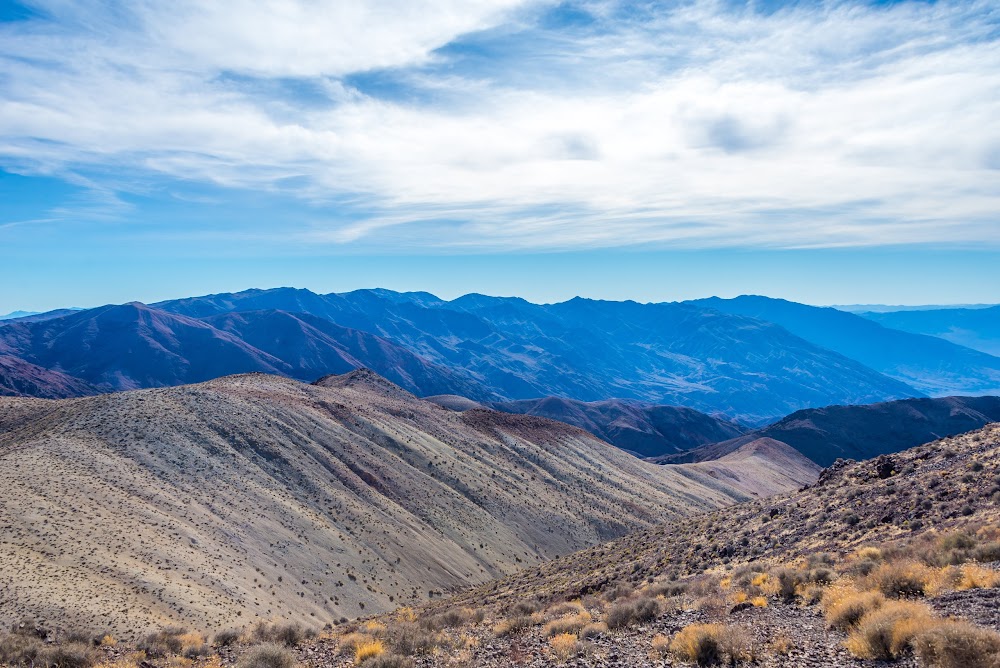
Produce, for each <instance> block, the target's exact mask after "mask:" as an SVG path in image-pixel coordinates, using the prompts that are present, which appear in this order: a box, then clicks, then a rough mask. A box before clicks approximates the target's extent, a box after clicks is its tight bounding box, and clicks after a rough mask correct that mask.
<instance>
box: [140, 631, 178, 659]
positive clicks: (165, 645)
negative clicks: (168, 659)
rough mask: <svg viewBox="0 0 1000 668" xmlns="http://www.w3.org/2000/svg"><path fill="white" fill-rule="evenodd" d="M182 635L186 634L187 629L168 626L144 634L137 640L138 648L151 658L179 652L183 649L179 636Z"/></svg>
mask: <svg viewBox="0 0 1000 668" xmlns="http://www.w3.org/2000/svg"><path fill="white" fill-rule="evenodd" d="M184 635H187V629H183V628H179V627H168V628H165V629H162V630H160V631H157V632H155V633H150V634H148V635H146V637H145V638H143V639H142V640H140V641H139V643H138V648H139V649H140V650H142V651H143V652H145V653H146V655H147V656H149V657H152V658H160V657H165V656H168V655H170V654H180V653H181V652H183V651H184V643H183V642H182V640H181V636H184Z"/></svg>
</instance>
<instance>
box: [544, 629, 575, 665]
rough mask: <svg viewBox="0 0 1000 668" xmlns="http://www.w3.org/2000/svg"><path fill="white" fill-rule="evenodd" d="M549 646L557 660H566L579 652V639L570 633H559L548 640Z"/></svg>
mask: <svg viewBox="0 0 1000 668" xmlns="http://www.w3.org/2000/svg"><path fill="white" fill-rule="evenodd" d="M549 648H550V649H551V650H552V654H553V655H554V656H555V657H556V658H557V659H558V660H559V661H568V660H569V659H571V658H572V657H574V656H576V655H577V654H579V653H580V641H579V640H577V639H576V636H575V635H573V634H572V633H560V634H559V635H556V636H553V637H552V639H551V640H549Z"/></svg>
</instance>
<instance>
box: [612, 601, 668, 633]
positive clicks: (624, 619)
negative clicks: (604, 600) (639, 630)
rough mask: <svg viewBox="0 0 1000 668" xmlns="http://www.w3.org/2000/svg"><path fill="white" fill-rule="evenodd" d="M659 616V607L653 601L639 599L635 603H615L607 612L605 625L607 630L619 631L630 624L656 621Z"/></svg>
mask: <svg viewBox="0 0 1000 668" xmlns="http://www.w3.org/2000/svg"><path fill="white" fill-rule="evenodd" d="M658 614H660V606H659V605H658V604H657V603H656V601H655V600H653V599H650V598H641V599H638V600H636V601H625V602H622V603H616V604H615V605H613V606H611V610H609V611H608V615H607V618H606V619H605V623H606V624H607V625H608V628H609V629H620V628H622V627H625V626H630V625H632V624H642V623H643V622H648V621H651V620H653V619H656V616H657V615H658Z"/></svg>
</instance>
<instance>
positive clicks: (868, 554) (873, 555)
mask: <svg viewBox="0 0 1000 668" xmlns="http://www.w3.org/2000/svg"><path fill="white" fill-rule="evenodd" d="M854 558H855V559H858V560H859V561H882V550H880V549H879V548H877V547H873V546H868V547H861V548H858V551H857V552H855V553H854Z"/></svg>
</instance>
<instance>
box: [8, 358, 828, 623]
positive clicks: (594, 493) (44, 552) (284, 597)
mask: <svg viewBox="0 0 1000 668" xmlns="http://www.w3.org/2000/svg"><path fill="white" fill-rule="evenodd" d="M786 467H787V463H786V462H783V461H778V462H776V463H774V464H771V463H768V462H766V461H748V462H747V464H746V465H745V466H744V467H743V468H742V469H740V471H739V472H738V474H737V475H728V476H720V475H719V472H717V471H716V472H713V471H709V470H702V469H700V468H698V467H660V466H655V465H652V464H648V463H646V462H642V461H640V460H637V459H636V458H634V457H632V456H630V455H628V454H626V453H624V452H622V451H621V450H618V449H617V448H614V447H612V446H609V445H607V444H605V443H603V442H601V441H599V440H597V439H596V438H594V437H593V436H591V435H590V434H588V433H587V432H584V431H582V430H580V429H577V428H574V427H571V426H568V425H564V424H561V423H557V422H553V421H550V420H545V419H542V418H537V417H531V416H519V415H510V414H505V413H498V412H494V411H487V410H470V411H466V412H464V413H455V412H451V411H447V410H445V409H442V408H440V407H438V406H436V405H434V404H431V403H429V402H424V401H421V400H418V399H417V398H416V397H414V396H413V395H411V394H409V393H408V392H406V391H404V390H403V389H401V388H399V387H398V386H396V385H394V384H392V383H390V382H388V381H386V380H385V379H383V378H381V377H379V376H377V375H375V374H374V373H372V372H368V371H357V372H352V373H350V374H346V375H342V376H331V377H327V378H324V379H322V380H321V381H319V382H318V384H316V385H306V384H303V383H300V382H297V381H293V380H288V379H284V378H280V377H276V376H267V375H262V374H250V375H241V376H233V377H226V378H221V379H217V380H213V381H210V382H206V383H203V384H199V385H190V386H182V387H176V388H167V389H152V390H141V391H130V392H122V393H116V394H108V395H100V396H95V397H88V398H83V399H71V400H61V401H45V400H38V399H20V398H7V399H0V617H2V619H0V621H2V622H4V623H7V622H10V621H12V620H13V619H14V618H19V617H21V616H24V615H35V616H38V617H42V618H45V619H49V620H56V619H58V620H61V621H63V622H64V623H66V624H69V625H78V626H82V627H86V628H95V627H96V628H106V629H110V630H112V631H114V632H115V633H116V634H134V633H136V632H142V631H143V630H145V629H147V628H150V627H155V626H162V625H168V624H185V625H188V626H191V627H194V628H197V629H200V630H213V629H215V630H217V629H220V628H223V627H229V626H242V625H245V624H248V623H252V622H253V621H254V620H258V619H267V618H271V617H280V618H284V619H288V620H294V621H299V622H305V623H308V624H310V625H316V626H320V625H322V624H324V623H327V622H331V621H334V620H337V619H340V618H341V617H354V616H357V615H359V614H368V613H372V612H379V611H385V610H389V609H392V608H394V607H396V606H398V605H401V604H412V603H420V602H423V601H426V600H427V599H428V598H429V597H433V596H438V595H440V594H441V593H442V592H444V591H448V590H451V589H453V588H456V587H459V586H465V585H469V584H475V583H481V582H485V581H488V580H490V579H493V578H496V577H501V576H504V575H506V574H510V573H512V572H514V571H515V570H517V569H519V568H523V567H525V566H529V565H532V564H536V563H539V562H540V561H543V560H546V559H549V558H552V557H555V556H558V555H561V554H566V553H569V552H572V551H575V550H579V549H581V548H583V547H586V546H589V545H594V544H597V543H600V542H603V541H606V540H609V539H612V538H615V537H617V536H621V535H623V534H625V533H626V532H628V531H631V530H634V529H637V528H642V527H650V526H653V525H655V524H658V523H660V522H662V521H664V520H666V519H670V518H678V517H684V516H688V515H690V514H692V513H696V512H701V511H706V510H711V509H714V508H719V507H723V506H728V505H731V504H732V503H734V502H737V501H742V500H746V499H749V498H753V496H754V494H759V493H760V489H759V488H758V487H757V482H756V481H758V480H760V479H762V478H767V479H770V480H773V481H782V480H783V481H784V482H783V483H782V484H784V485H785V489H788V488H790V487H797V486H799V485H801V484H803V483H804V482H808V479H812V478H813V477H814V476H813V473H811V472H806V478H807V479H806V480H804V479H801V478H800V479H788V478H787V477H784V478H783V477H782V476H783V475H784V471H785V469H786ZM772 491H773V490H772Z"/></svg>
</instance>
